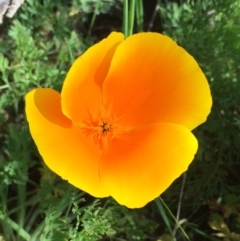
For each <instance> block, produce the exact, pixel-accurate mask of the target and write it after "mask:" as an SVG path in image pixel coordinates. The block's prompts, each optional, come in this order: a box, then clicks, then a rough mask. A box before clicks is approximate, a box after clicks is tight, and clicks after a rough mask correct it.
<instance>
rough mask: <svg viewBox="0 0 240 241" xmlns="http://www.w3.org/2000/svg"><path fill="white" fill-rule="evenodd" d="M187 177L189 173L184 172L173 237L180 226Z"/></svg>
mask: <svg viewBox="0 0 240 241" xmlns="http://www.w3.org/2000/svg"><path fill="white" fill-rule="evenodd" d="M186 178H187V174H186V173H184V174H183V181H182V186H181V191H180V195H179V200H178V209H177V216H176V223H175V226H174V229H173V237H175V235H176V232H177V229H178V227H179V218H180V213H181V205H182V197H183V189H184V186H185V182H186Z"/></svg>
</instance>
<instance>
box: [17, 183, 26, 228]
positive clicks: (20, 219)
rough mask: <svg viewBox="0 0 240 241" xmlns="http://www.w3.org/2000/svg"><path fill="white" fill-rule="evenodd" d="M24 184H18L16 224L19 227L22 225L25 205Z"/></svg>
mask: <svg viewBox="0 0 240 241" xmlns="http://www.w3.org/2000/svg"><path fill="white" fill-rule="evenodd" d="M25 201H26V185H22V184H19V185H18V207H19V211H18V225H19V227H20V228H21V229H23V227H24V221H25V214H26V212H25V211H26V210H25V206H26V203H25Z"/></svg>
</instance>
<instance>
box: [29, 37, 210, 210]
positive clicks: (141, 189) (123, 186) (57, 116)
mask: <svg viewBox="0 0 240 241" xmlns="http://www.w3.org/2000/svg"><path fill="white" fill-rule="evenodd" d="M211 105H212V99H211V94H210V89H209V85H208V82H207V80H206V78H205V76H204V74H203V72H202V71H201V69H200V67H199V66H198V64H197V62H196V61H195V60H194V59H193V57H192V56H191V55H189V54H188V53H187V52H186V51H185V50H184V49H183V48H181V47H179V46H178V45H177V44H176V43H175V42H174V41H173V40H172V39H170V38H169V37H167V36H164V35H162V34H159V33H150V32H149V33H138V34H134V35H132V36H130V37H128V38H126V39H124V36H123V34H122V33H116V32H113V33H111V34H110V35H109V36H108V37H107V38H106V39H104V40H102V41H101V42H99V43H97V44H95V45H93V46H92V47H91V48H89V49H88V50H87V51H86V52H85V53H84V54H83V55H81V56H80V57H79V58H78V59H77V60H76V61H75V62H74V63H73V65H72V67H71V68H70V70H69V72H68V74H67V77H66V79H65V81H64V84H63V88H62V92H61V93H58V92H56V91H55V90H53V89H50V88H37V89H34V90H32V91H30V92H29V93H28V94H27V95H26V115H27V120H28V122H29V127H30V132H31V135H32V137H33V139H34V141H35V143H36V145H37V147H38V150H39V152H40V154H41V156H42V157H43V159H44V161H45V163H46V164H47V165H48V167H49V168H50V169H51V170H53V171H54V172H56V173H57V174H58V175H60V176H61V177H62V178H63V179H66V180H68V181H69V183H71V184H72V185H74V186H76V187H78V188H80V189H82V190H83V191H85V192H88V193H89V194H91V195H93V196H95V197H99V198H101V197H108V196H112V197H113V198H114V199H115V200H116V201H118V202H119V203H120V204H123V205H126V206H127V207H130V208H137V207H142V206H144V205H145V204H146V203H148V202H150V201H151V200H153V199H154V198H156V197H158V196H159V195H160V194H161V193H162V192H163V191H164V190H166V189H167V188H168V186H169V185H170V184H171V183H172V182H173V181H174V180H175V179H176V178H177V177H179V175H181V174H182V173H183V172H184V171H186V170H187V168H188V166H189V164H190V163H191V161H192V160H193V158H194V155H195V153H196V151H197V148H198V142H197V140H196V138H195V137H194V136H193V134H192V133H191V130H193V129H194V128H195V127H197V126H198V125H200V124H201V123H203V122H204V121H205V120H206V118H207V116H208V114H209V112H210V108H211Z"/></svg>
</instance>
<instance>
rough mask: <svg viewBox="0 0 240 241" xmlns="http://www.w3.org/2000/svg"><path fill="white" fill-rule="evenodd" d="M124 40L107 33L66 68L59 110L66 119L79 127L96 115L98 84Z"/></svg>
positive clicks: (98, 106)
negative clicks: (105, 36)
mask: <svg viewBox="0 0 240 241" xmlns="http://www.w3.org/2000/svg"><path fill="white" fill-rule="evenodd" d="M123 39H124V36H123V34H122V33H116V32H113V33H111V34H110V35H109V36H108V37H107V38H106V39H104V40H102V41H100V42H99V43H97V44H95V45H93V46H92V47H91V48H89V49H88V50H87V51H86V52H85V53H84V54H83V55H81V56H80V57H79V58H78V59H77V60H76V61H75V62H74V63H73V65H72V67H71V68H70V70H69V72H68V74H67V77H66V79H65V81H64V85H63V89H62V93H61V96H62V108H63V112H64V114H65V115H66V116H68V117H69V118H70V119H72V120H73V121H74V122H75V123H77V124H79V125H81V123H82V121H83V120H84V119H86V118H88V117H89V113H91V114H92V115H94V116H97V115H98V114H99V108H100V104H101V100H102V93H101V88H102V83H103V81H104V79H105V77H106V75H107V73H108V69H109V66H110V64H111V60H112V56H113V54H114V52H115V50H116V48H117V46H118V45H119V43H120V42H121V41H122V40H123Z"/></svg>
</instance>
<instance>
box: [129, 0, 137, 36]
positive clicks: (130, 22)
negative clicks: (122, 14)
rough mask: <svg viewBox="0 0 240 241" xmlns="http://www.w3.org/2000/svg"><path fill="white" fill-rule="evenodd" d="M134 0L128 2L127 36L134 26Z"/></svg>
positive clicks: (131, 32) (130, 33)
mask: <svg viewBox="0 0 240 241" xmlns="http://www.w3.org/2000/svg"><path fill="white" fill-rule="evenodd" d="M135 6H136V2H135V0H131V3H130V11H129V26H128V36H130V35H132V34H133V26H134V16H135Z"/></svg>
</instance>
